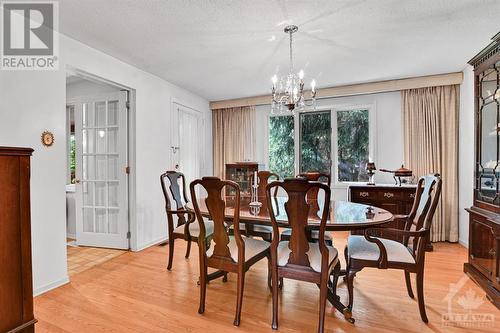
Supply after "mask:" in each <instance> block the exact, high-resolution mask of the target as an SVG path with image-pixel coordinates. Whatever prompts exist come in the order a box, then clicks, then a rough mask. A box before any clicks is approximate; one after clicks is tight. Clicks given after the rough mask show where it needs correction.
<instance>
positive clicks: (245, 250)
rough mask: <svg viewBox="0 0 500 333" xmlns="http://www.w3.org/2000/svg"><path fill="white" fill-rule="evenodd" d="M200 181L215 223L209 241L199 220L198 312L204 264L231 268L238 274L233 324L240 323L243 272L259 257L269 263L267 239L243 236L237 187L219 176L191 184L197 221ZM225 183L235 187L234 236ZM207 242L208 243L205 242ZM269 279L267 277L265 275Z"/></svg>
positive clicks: (202, 302)
mask: <svg viewBox="0 0 500 333" xmlns="http://www.w3.org/2000/svg"><path fill="white" fill-rule="evenodd" d="M197 185H201V186H202V187H203V188H204V189H205V191H206V192H207V197H206V199H205V204H206V207H207V210H208V212H209V213H210V217H211V219H212V221H213V223H214V233H213V235H212V237H211V241H210V242H209V244H207V242H204V241H203V239H204V238H203V237H204V236H205V228H204V227H203V224H200V226H201V228H200V237H199V238H198V247H199V250H200V307H199V309H198V312H199V313H203V312H205V296H206V288H207V282H208V277H207V268H208V267H212V268H216V269H219V270H221V271H223V272H232V273H236V274H237V275H238V282H237V297H236V315H235V319H234V325H236V326H238V325H239V324H240V317H241V306H242V302H243V287H244V284H245V273H246V271H248V269H249V268H250V267H251V266H252V265H253V264H255V263H256V262H258V261H259V260H261V259H263V258H265V257H267V258H268V261H269V265H270V252H269V246H270V243H269V242H266V241H263V240H258V239H253V238H249V237H246V236H242V235H241V233H240V228H239V224H240V222H239V218H240V187H239V185H238V184H237V183H235V182H233V181H230V180H221V179H219V178H217V177H203V178H202V179H197V180H195V181H193V182H192V183H191V184H190V190H191V198H192V199H193V206H194V211H195V214H196V218H197V219H198V221H200V222H202V221H203V216H202V214H201V211H200V207H199V205H198V201H197V199H196V190H195V188H196V186H197ZM225 187H232V188H233V189H234V191H235V197H234V205H232V209H233V216H232V224H233V225H234V236H230V235H229V228H228V224H227V222H226V218H225V209H226V201H225V200H224V199H225V196H224V191H225ZM207 245H208V246H207ZM268 280H269V277H268Z"/></svg>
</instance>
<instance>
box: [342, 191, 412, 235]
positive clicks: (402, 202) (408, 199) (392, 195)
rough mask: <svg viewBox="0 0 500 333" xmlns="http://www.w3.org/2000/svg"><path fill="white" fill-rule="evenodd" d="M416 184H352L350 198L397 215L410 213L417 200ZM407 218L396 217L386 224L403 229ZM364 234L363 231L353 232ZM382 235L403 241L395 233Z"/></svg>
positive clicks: (386, 225)
mask: <svg viewBox="0 0 500 333" xmlns="http://www.w3.org/2000/svg"><path fill="white" fill-rule="evenodd" d="M416 189H417V187H416V185H403V186H396V185H351V186H349V200H350V201H351V202H357V203H361V204H365V205H370V206H375V207H380V208H383V209H385V210H388V211H389V212H391V213H392V214H395V215H406V214H409V213H410V211H411V208H412V206H413V201H414V200H415V192H416ZM404 223H405V220H404V219H398V218H395V219H394V221H392V222H390V223H387V224H385V225H384V226H385V227H388V228H398V229H402V228H403V227H404ZM353 233H355V234H362V233H363V232H362V231H357V232H353ZM381 236H384V237H387V238H391V239H394V240H398V241H402V237H396V236H393V235H390V236H389V235H384V234H381Z"/></svg>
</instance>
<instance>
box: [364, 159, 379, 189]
mask: <svg viewBox="0 0 500 333" xmlns="http://www.w3.org/2000/svg"><path fill="white" fill-rule="evenodd" d="M375 170H377V168H376V167H375V162H368V163H366V173H367V174H368V183H367V184H366V185H375Z"/></svg>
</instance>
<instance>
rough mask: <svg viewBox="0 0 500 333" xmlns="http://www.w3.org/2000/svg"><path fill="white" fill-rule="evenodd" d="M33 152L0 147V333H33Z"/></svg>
mask: <svg viewBox="0 0 500 333" xmlns="http://www.w3.org/2000/svg"><path fill="white" fill-rule="evenodd" d="M32 151H33V150H32V149H25V148H8V147H0V332H9V333H10V332H23V333H30V332H34V331H35V322H36V320H35V318H34V316H33V285H32V277H31V226H30V185H29V183H30V156H31V153H32Z"/></svg>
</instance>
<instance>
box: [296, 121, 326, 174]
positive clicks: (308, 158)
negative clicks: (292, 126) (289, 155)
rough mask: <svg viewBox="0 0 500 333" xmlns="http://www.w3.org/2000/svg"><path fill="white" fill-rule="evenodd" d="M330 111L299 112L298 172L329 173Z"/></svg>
mask: <svg viewBox="0 0 500 333" xmlns="http://www.w3.org/2000/svg"><path fill="white" fill-rule="evenodd" d="M330 118H331V113H330V111H323V112H314V113H301V114H300V172H307V171H319V172H322V173H330V170H331V154H330V153H331V149H332V134H331V133H332V125H331V121H330Z"/></svg>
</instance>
